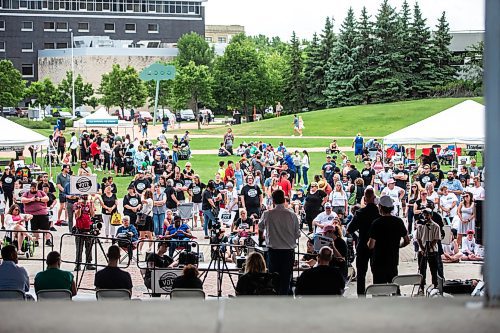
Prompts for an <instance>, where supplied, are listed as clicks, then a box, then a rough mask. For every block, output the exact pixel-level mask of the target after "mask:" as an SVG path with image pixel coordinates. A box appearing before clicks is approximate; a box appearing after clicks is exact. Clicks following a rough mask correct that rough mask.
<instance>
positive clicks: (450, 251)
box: [441, 234, 463, 264]
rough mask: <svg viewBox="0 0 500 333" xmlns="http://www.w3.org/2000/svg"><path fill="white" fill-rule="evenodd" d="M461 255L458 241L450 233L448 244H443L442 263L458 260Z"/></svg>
mask: <svg viewBox="0 0 500 333" xmlns="http://www.w3.org/2000/svg"><path fill="white" fill-rule="evenodd" d="M462 257H463V254H462V252H460V251H459V249H458V243H457V240H456V239H455V237H453V234H452V240H451V242H450V244H448V245H446V244H443V254H442V255H441V259H442V260H443V262H444V263H447V264H451V263H457V262H460V258H462Z"/></svg>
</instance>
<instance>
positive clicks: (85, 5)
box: [80, 0, 87, 10]
mask: <svg viewBox="0 0 500 333" xmlns="http://www.w3.org/2000/svg"><path fill="white" fill-rule="evenodd" d="M80 10H87V2H86V1H85V0H81V1H80Z"/></svg>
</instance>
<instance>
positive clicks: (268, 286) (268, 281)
mask: <svg viewBox="0 0 500 333" xmlns="http://www.w3.org/2000/svg"><path fill="white" fill-rule="evenodd" d="M273 278H274V276H273V274H263V275H261V276H258V277H256V278H255V279H254V280H253V281H252V287H253V295H268V296H269V295H278V293H277V292H276V289H274V284H273Z"/></svg>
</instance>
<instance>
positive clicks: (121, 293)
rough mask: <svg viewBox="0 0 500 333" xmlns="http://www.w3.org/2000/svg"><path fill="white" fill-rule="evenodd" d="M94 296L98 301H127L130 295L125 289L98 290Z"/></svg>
mask: <svg viewBox="0 0 500 333" xmlns="http://www.w3.org/2000/svg"><path fill="white" fill-rule="evenodd" d="M95 296H96V298H97V300H98V301H108V300H128V299H130V298H131V297H132V294H131V293H130V291H129V290H127V289H99V290H97V292H96V293H95Z"/></svg>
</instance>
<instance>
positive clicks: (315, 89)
mask: <svg viewBox="0 0 500 333" xmlns="http://www.w3.org/2000/svg"><path fill="white" fill-rule="evenodd" d="M305 54H306V58H305V61H304V79H305V84H306V97H305V102H306V106H307V108H308V109H309V110H317V109H320V108H321V107H322V106H323V105H324V100H325V97H324V95H323V91H322V90H321V86H322V85H321V84H318V83H320V82H321V81H322V80H323V79H324V77H323V73H324V72H323V65H324V62H323V60H322V58H321V49H320V44H319V38H318V35H317V34H316V33H315V34H314V35H313V39H312V41H311V43H310V44H309V46H308V47H307V48H306V50H305Z"/></svg>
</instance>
